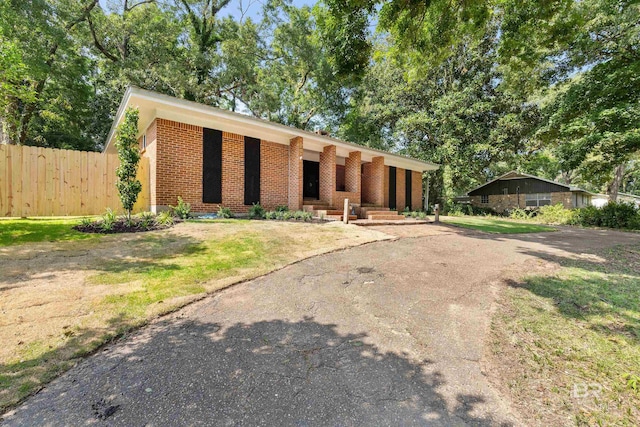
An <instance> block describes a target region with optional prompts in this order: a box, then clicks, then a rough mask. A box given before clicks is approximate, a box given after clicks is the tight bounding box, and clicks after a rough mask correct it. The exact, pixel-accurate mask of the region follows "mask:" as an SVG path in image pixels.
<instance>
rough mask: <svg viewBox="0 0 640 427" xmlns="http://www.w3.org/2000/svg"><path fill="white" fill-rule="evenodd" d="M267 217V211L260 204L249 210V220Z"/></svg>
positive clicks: (255, 204)
mask: <svg viewBox="0 0 640 427" xmlns="http://www.w3.org/2000/svg"><path fill="white" fill-rule="evenodd" d="M264 216H265V210H264V208H263V207H262V206H260V203H254V204H253V206H251V207H250V208H249V218H251V219H262V218H264Z"/></svg>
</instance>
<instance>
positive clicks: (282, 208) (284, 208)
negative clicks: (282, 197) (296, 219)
mask: <svg viewBox="0 0 640 427" xmlns="http://www.w3.org/2000/svg"><path fill="white" fill-rule="evenodd" d="M275 211H276V212H289V206H287V205H279V206H276V209H275Z"/></svg>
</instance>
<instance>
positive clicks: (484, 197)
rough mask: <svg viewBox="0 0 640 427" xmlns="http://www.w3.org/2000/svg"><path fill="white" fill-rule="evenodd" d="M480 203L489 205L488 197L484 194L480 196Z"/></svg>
mask: <svg viewBox="0 0 640 427" xmlns="http://www.w3.org/2000/svg"><path fill="white" fill-rule="evenodd" d="M480 203H483V204H487V203H489V196H488V195H486V194H483V195H482V196H480Z"/></svg>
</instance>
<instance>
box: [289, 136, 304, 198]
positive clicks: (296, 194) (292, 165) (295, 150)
mask: <svg viewBox="0 0 640 427" xmlns="http://www.w3.org/2000/svg"><path fill="white" fill-rule="evenodd" d="M302 153H303V141H302V137H300V136H296V137H295V138H293V139H291V140H290V141H289V209H290V210H292V211H298V210H301V209H302Z"/></svg>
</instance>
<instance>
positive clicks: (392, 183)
mask: <svg viewBox="0 0 640 427" xmlns="http://www.w3.org/2000/svg"><path fill="white" fill-rule="evenodd" d="M389 209H396V168H395V166H389Z"/></svg>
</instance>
